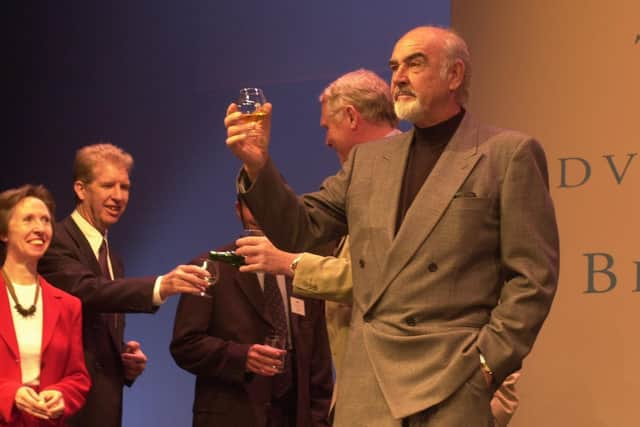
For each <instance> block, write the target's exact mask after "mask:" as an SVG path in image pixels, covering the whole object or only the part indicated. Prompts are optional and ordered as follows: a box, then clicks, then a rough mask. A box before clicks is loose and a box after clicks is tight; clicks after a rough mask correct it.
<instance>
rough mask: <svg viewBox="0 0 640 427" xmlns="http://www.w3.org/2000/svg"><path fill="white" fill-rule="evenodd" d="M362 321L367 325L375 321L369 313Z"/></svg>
mask: <svg viewBox="0 0 640 427" xmlns="http://www.w3.org/2000/svg"><path fill="white" fill-rule="evenodd" d="M362 320H364V321H365V322H366V323H369V322H371V321H372V320H373V315H372V314H371V313H367V314H365V315H364V316H363V317H362Z"/></svg>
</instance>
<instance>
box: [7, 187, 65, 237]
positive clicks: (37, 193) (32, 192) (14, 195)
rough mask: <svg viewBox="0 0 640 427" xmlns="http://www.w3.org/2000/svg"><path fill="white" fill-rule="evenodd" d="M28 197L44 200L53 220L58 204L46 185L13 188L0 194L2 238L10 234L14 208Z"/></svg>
mask: <svg viewBox="0 0 640 427" xmlns="http://www.w3.org/2000/svg"><path fill="white" fill-rule="evenodd" d="M27 197H35V198H36V199H40V200H42V202H43V203H44V204H45V205H46V206H47V208H48V209H49V214H50V215H51V219H52V220H53V218H54V215H55V210H56V203H55V201H54V200H53V196H52V195H51V193H50V192H49V190H47V189H46V187H45V186H44V185H32V184H26V185H23V186H22V187H18V188H12V189H9V190H6V191H3V192H2V193H0V237H5V236H6V235H7V234H8V232H9V230H8V228H9V217H10V216H11V212H12V211H13V208H15V207H16V205H17V204H18V203H20V201H21V200H23V199H25V198H27Z"/></svg>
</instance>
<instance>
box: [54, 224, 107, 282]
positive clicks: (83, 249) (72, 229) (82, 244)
mask: <svg viewBox="0 0 640 427" xmlns="http://www.w3.org/2000/svg"><path fill="white" fill-rule="evenodd" d="M62 224H63V225H64V227H65V228H66V229H67V232H68V233H69V236H71V238H72V239H73V241H74V242H75V243H76V245H77V246H78V249H79V251H80V253H82V254H83V256H84V257H85V258H86V261H87V267H89V268H91V271H92V272H93V274H95V275H97V276H102V269H101V268H100V264H99V263H98V259H97V258H96V256H95V254H94V253H93V250H92V249H91V245H89V241H88V240H87V238H86V237H85V236H84V234H82V231H80V228H78V226H77V225H76V223H75V222H74V221H73V219H72V218H71V217H70V216H68V217H67V218H65V219H64V221H63V222H62Z"/></svg>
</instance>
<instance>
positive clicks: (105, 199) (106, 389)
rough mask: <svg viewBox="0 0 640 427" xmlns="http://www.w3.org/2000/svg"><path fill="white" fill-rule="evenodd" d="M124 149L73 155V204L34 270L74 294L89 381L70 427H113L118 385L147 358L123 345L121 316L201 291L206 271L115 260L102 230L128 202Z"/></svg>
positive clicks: (118, 419)
mask: <svg viewBox="0 0 640 427" xmlns="http://www.w3.org/2000/svg"><path fill="white" fill-rule="evenodd" d="M132 166H133V158H132V157H131V155H130V154H128V153H126V152H124V151H123V150H121V149H120V148H118V147H116V146H114V145H112V144H96V145H89V146H86V147H83V148H81V149H80V150H78V152H77V153H76V158H75V162H74V173H73V176H74V178H73V180H74V182H73V189H74V192H75V196H76V209H75V210H74V211H73V213H72V214H71V215H70V216H69V217H67V218H65V219H64V220H62V221H61V222H59V223H57V224H56V225H55V229H54V230H55V231H54V235H53V240H52V242H51V246H50V247H49V250H48V251H47V253H46V254H45V256H44V257H43V258H42V259H41V260H40V263H39V265H38V270H39V272H40V274H42V275H43V276H44V277H45V278H46V279H47V280H48V281H49V282H51V283H52V284H53V285H55V286H56V287H58V288H60V289H62V290H64V291H66V292H68V293H70V294H72V295H74V296H76V297H78V298H80V300H81V301H82V309H83V341H84V351H85V361H86V365H87V369H88V371H89V374H90V376H91V380H92V383H93V386H92V388H91V390H90V392H89V395H88V396H87V402H86V405H85V406H84V408H83V409H82V410H80V411H79V412H78V413H77V414H76V415H75V416H74V417H72V418H71V419H69V425H70V426H73V427H88V426H91V427H119V426H120V425H121V423H122V387H123V386H124V385H125V384H127V385H131V384H132V383H133V381H134V380H135V379H136V377H137V376H139V375H140V374H141V373H142V371H143V370H144V368H145V365H146V361H147V357H146V355H145V354H144V353H143V352H142V350H141V348H140V344H139V343H138V342H136V341H129V342H127V343H126V344H124V343H123V335H124V315H123V314H122V313H151V312H154V311H155V310H157V308H158V306H159V305H160V304H162V303H163V302H164V300H165V299H166V298H167V297H168V296H170V295H173V294H176V293H180V292H186V293H199V292H200V289H201V288H202V287H205V286H206V285H207V281H206V276H207V275H208V273H206V272H204V271H203V270H202V269H200V268H198V267H195V266H191V265H188V266H187V265H184V266H178V267H176V269H174V270H173V271H171V272H169V273H167V274H165V275H163V276H158V277H140V278H127V279H125V278H124V266H123V263H122V261H121V260H120V258H119V257H118V256H117V255H116V254H115V253H114V252H113V251H112V250H110V248H109V245H108V241H107V230H108V229H109V227H111V226H112V225H114V224H115V223H117V222H118V220H119V219H120V217H121V216H122V214H123V213H124V211H125V209H126V207H127V203H128V201H129V188H130V180H129V172H130V170H131V168H132Z"/></svg>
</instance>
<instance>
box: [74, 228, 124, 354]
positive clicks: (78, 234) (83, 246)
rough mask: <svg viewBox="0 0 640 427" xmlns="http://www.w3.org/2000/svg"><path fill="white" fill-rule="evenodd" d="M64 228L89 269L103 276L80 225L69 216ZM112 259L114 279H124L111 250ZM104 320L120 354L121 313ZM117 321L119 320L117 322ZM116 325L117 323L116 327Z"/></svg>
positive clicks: (117, 259) (120, 267) (121, 268)
mask: <svg viewBox="0 0 640 427" xmlns="http://www.w3.org/2000/svg"><path fill="white" fill-rule="evenodd" d="M63 224H64V227H65V228H66V229H67V232H68V233H69V235H70V236H71V238H72V239H73V240H74V241H75V243H76V245H77V246H78V248H79V251H80V253H82V254H83V256H84V257H85V259H86V261H87V264H86V265H87V267H89V268H90V269H91V271H92V273H93V274H95V275H96V276H100V277H101V276H102V268H101V267H100V263H99V262H98V259H97V258H96V256H95V254H94V253H93V250H92V249H91V245H90V244H89V241H88V240H87V238H86V237H85V235H84V234H83V233H82V231H81V230H80V228H79V227H78V225H77V224H76V223H75V221H74V220H73V219H72V218H71V217H70V216H69V217H67V218H65V220H64V221H63ZM110 249H111V248H110ZM110 258H111V267H112V268H113V275H114V278H116V279H118V278H122V277H123V267H122V263H121V262H120V260H119V258H118V257H117V255H115V254H114V252H113V251H111V250H110ZM102 317H103V320H104V321H105V323H106V326H107V330H108V331H109V335H111V339H112V341H113V345H114V346H115V348H116V349H117V350H118V352H119V351H120V350H121V348H122V333H121V330H122V325H123V316H122V315H120V314H119V313H115V314H113V315H110V316H102ZM116 319H117V320H116ZM114 323H117V324H118V326H116V325H115V324H114Z"/></svg>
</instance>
